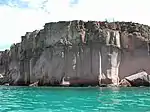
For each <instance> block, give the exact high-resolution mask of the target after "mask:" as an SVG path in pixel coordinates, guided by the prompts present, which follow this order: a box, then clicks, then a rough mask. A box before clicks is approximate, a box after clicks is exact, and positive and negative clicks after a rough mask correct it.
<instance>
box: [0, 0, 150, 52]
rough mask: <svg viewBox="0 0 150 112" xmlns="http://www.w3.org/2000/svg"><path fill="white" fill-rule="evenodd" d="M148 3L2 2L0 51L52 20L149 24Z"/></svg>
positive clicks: (107, 0)
mask: <svg viewBox="0 0 150 112" xmlns="http://www.w3.org/2000/svg"><path fill="white" fill-rule="evenodd" d="M149 3H150V1H149V0H0V50H4V49H8V48H9V47H10V45H12V44H13V43H18V42H20V41H21V36H23V35H25V33H26V32H31V31H34V30H39V29H42V28H43V26H44V24H45V23H47V22H51V21H64V20H85V21H88V20H106V19H107V20H109V21H112V20H113V18H114V20H115V21H132V22H138V23H142V24H147V25H150V13H149V11H150V7H149Z"/></svg>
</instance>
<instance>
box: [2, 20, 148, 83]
mask: <svg viewBox="0 0 150 112" xmlns="http://www.w3.org/2000/svg"><path fill="white" fill-rule="evenodd" d="M149 35H150V27H149V26H147V25H143V24H138V23H132V22H112V23H108V22H105V21H103V22H102V21H88V22H84V21H61V22H51V23H46V24H45V26H44V29H41V30H40V31H37V30H35V31H33V32H27V33H26V34H25V36H22V37H21V42H20V43H17V44H13V45H12V46H11V47H10V50H5V51H1V52H0V74H2V75H3V76H4V78H1V79H0V84H2V85H3V84H9V85H18V86H19V85H21V86H22V85H27V86H28V85H30V86H32V84H33V86H34V84H35V85H37V82H38V85H40V86H61V85H63V82H64V85H65V84H66V85H68V84H69V86H96V85H99V86H103V85H119V81H120V80H121V79H124V78H125V77H127V76H129V75H131V74H133V73H135V72H137V71H139V70H141V69H144V70H145V71H146V72H147V73H148V74H149V73H150V67H149V63H150V56H149V52H150V50H149V46H150V44H149V40H150V39H149V38H150V37H149Z"/></svg>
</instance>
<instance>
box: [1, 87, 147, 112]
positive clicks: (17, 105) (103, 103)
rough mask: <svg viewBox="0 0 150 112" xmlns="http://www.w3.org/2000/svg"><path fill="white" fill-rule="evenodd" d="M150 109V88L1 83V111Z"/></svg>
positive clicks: (120, 111) (132, 111) (140, 111)
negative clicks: (19, 85)
mask: <svg viewBox="0 0 150 112" xmlns="http://www.w3.org/2000/svg"><path fill="white" fill-rule="evenodd" d="M107 111H108V112H128V111H129V112H150V88H50V87H49V88H48V87H39V88H32V87H5V86H1V87H0V112H107Z"/></svg>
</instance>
